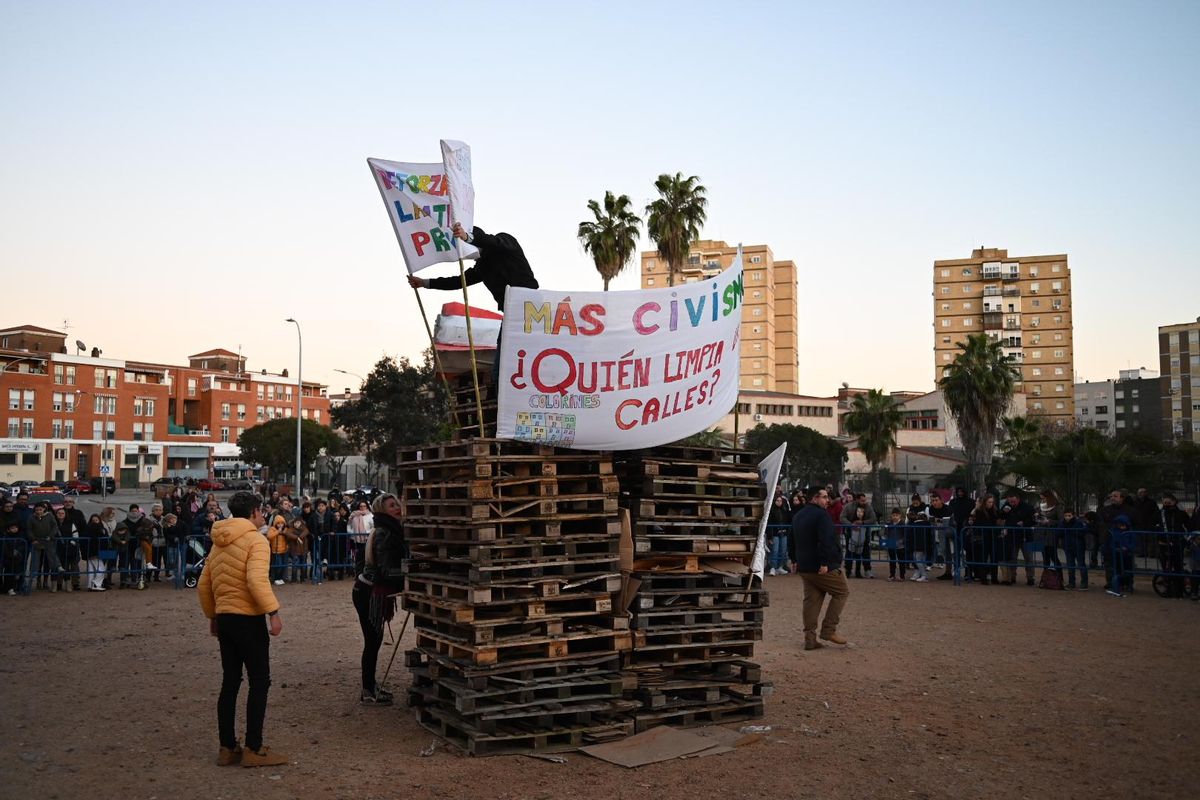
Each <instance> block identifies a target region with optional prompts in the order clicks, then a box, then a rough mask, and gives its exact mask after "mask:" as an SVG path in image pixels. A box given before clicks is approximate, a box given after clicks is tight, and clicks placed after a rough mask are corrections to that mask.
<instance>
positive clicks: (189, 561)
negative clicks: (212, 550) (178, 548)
mask: <svg viewBox="0 0 1200 800" xmlns="http://www.w3.org/2000/svg"><path fill="white" fill-rule="evenodd" d="M206 558H208V551H207V550H205V549H204V545H203V544H201V542H200V540H199V539H195V538H189V539H188V540H187V546H186V547H185V548H184V550H183V560H184V565H183V585H184V586H186V587H188V588H189V589H195V588H196V584H197V583H199V582H200V573H201V572H202V571H204V560H205V559H206Z"/></svg>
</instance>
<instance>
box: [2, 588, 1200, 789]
mask: <svg viewBox="0 0 1200 800" xmlns="http://www.w3.org/2000/svg"><path fill="white" fill-rule="evenodd" d="M767 586H768V588H769V589H770V590H771V605H770V608H769V609H767V622H766V634H765V641H764V642H763V644H762V648H761V655H760V656H759V657H758V660H759V661H761V663H762V664H763V666H764V670H763V673H764V677H765V678H766V679H767V680H771V681H773V682H774V685H775V693H774V694H773V695H772V696H771V697H770V698H768V703H767V714H766V718H765V719H763V720H761V722H762V723H763V724H767V725H770V726H772V731H771V733H770V734H769V736H768V738H767V740H766V741H763V742H760V743H758V744H754V745H751V746H748V747H744V748H741V749H739V750H737V751H735V752H733V753H729V754H726V755H723V756H716V757H709V758H704V759H689V760H684V761H678V760H677V761H673V762H667V763H662V764H656V765H651V766H647V767H642V768H640V769H637V770H626V769H623V768H621V767H616V766H611V765H609V764H606V763H603V762H599V761H596V760H593V759H591V758H589V757H587V756H584V755H581V754H570V755H568V756H567V763H565V764H554V763H548V762H545V761H540V760H535V759H531V758H526V757H518V756H510V757H496V758H483V759H472V758H467V757H464V756H462V755H461V754H459V753H458V751H455V750H453V749H451V748H448V747H439V748H438V749H437V750H436V751H435V752H434V753H433V754H432V755H431V756H428V757H424V756H422V755H421V754H420V753H421V751H422V749H424V748H426V747H428V746H429V744H430V743H431V742H432V741H433V740H434V737H432V736H431V735H430V734H429V733H427V732H426V731H424V730H423V729H421V728H420V727H418V726H417V724H416V723H415V722H414V721H413V718H412V714H411V713H410V711H409V710H408V709H407V708H405V707H404V706H403V705H401V704H397V705H396V706H394V707H392V708H364V707H361V706H360V705H359V704H358V702H357V701H358V688H357V687H358V683H357V681H358V675H357V667H358V653H359V643H360V638H359V631H358V627H357V623H356V620H355V617H354V613H353V609H352V608H351V606H350V596H349V594H350V584H349V583H348V582H344V581H343V582H331V583H326V584H325V585H323V586H296V587H293V586H285V587H281V588H280V590H279V594H280V597H281V600H282V602H283V612H282V613H283V616H284V632H283V635H282V636H281V637H279V638H278V639H275V640H273V641H272V672H273V686H272V689H271V696H270V704H269V708H268V712H267V727H266V740H267V743H268V744H270V745H272V746H273V747H275V748H276V749H278V750H282V751H284V752H287V753H289V754H290V755H291V756H292V759H293V761H294V763H293V764H292V765H290V766H288V767H285V768H274V769H256V770H251V769H243V768H240V767H239V768H218V767H216V766H215V764H214V758H215V755H216V749H217V743H216V730H215V728H216V721H215V717H216V713H215V704H216V694H217V689H218V685H219V682H220V666H219V661H218V657H217V647H216V641H215V640H214V639H212V638H210V637H209V635H208V626H207V624H206V622H205V620H204V619H203V618H202V617H201V615H200V612H199V609H198V607H197V605H196V600H195V597H194V595H193V593H192V592H191V591H181V592H176V591H174V590H173V589H170V588H168V587H167V586H166V585H156V586H153V587H152V588H151V589H150V590H148V591H145V592H136V591H128V592H126V591H121V592H117V591H110V592H107V593H105V594H89V593H71V594H65V593H59V594H54V595H51V594H46V593H37V594H35V596H33V597H31V598H20V597H15V598H9V597H0V601H3V602H0V622H2V625H3V641H4V658H3V661H2V663H0V671H2V673H3V674H2V677H0V685H2V687H3V688H2V690H0V703H2V707H3V715H4V731H5V733H4V736H3V743H2V744H0V775H3V779H2V780H0V797H5V798H8V797H11V798H18V797H20V798H24V797H37V798H39V800H47V798H68V797H71V798H74V797H88V798H109V797H111V798H121V799H122V800H134V798H158V799H159V800H164V799H165V798H190V797H206V798H245V797H255V798H293V797H303V798H394V797H489V798H556V799H559V798H564V797H567V798H569V797H572V796H575V797H589V798H608V797H615V798H645V797H649V796H651V795H652V794H653V795H654V796H656V798H658V800H681V799H682V798H694V797H717V796H721V795H722V794H725V795H726V796H729V797H751V798H752V797H776V798H778V797H808V796H813V797H821V798H823V799H828V798H860V797H918V798H925V797H969V798H992V797H1031V796H1042V795H1052V796H1055V797H1059V798H1076V797H1096V796H1100V795H1104V796H1106V797H1114V798H1126V797H1130V798H1133V797H1136V798H1152V797H1163V798H1166V797H1174V798H1177V797H1185V796H1188V795H1191V794H1193V792H1194V791H1195V787H1196V786H1197V784H1198V781H1200V760H1198V759H1197V753H1200V737H1198V735H1197V720H1198V719H1200V691H1198V686H1197V682H1198V675H1200V671H1198V670H1197V664H1198V663H1200V659H1198V656H1200V636H1198V635H1197V630H1198V621H1200V605H1198V604H1195V603H1192V602H1189V601H1182V600H1162V599H1159V598H1158V597H1156V596H1154V595H1153V594H1152V593H1151V592H1149V591H1148V587H1145V588H1143V589H1142V591H1140V592H1138V593H1137V594H1136V595H1134V596H1132V597H1128V598H1125V599H1123V600H1117V599H1115V598H1111V597H1108V596H1106V595H1105V594H1104V593H1103V591H1099V590H1097V589H1095V588H1093V589H1092V591H1090V592H1087V593H1072V592H1048V591H1043V590H1039V589H1031V588H1026V587H1024V586H1015V587H1004V586H997V587H979V586H966V587H962V588H955V587H954V586H953V585H951V584H950V583H949V582H944V583H938V582H932V583H928V584H914V583H911V582H910V583H907V584H892V583H888V582H887V581H881V580H873V581H868V580H855V581H852V582H851V592H852V594H851V598H850V603H849V606H848V607H847V610H846V614H845V617H844V619H843V624H842V632H843V633H844V634H846V635H847V636H848V637H849V638H850V640H851V645H852V646H851V647H849V648H845V649H843V648H834V647H828V648H826V649H823V650H818V651H815V652H809V653H806V652H803V650H802V649H801V647H800V643H801V638H802V637H801V634H800V604H801V594H802V593H801V582H800V579H799V578H797V577H794V576H781V577H771V578H768V579H767ZM404 638H405V641H404V642H403V643H402V645H401V651H403V649H405V648H406V647H408V646H411V638H412V636H411V633H409V634H408V635H406V636H405V637H404ZM385 650H386V651H390V650H391V648H390V647H385ZM381 671H382V666H381ZM389 683H390V684H391V685H392V688H394V689H398V690H402V688H403V686H404V685H405V684H406V683H407V674H406V673H405V671H404V668H403V652H401V654H400V655H399V656H398V657H397V659H396V667H395V668H394V669H393V677H392V679H391V680H390V681H389ZM243 692H244V689H243ZM397 693H398V695H400V696H402V691H398V692H397ZM243 697H244V694H243ZM238 726H239V732H240V730H241V726H242V722H241V717H240V710H239V722H238Z"/></svg>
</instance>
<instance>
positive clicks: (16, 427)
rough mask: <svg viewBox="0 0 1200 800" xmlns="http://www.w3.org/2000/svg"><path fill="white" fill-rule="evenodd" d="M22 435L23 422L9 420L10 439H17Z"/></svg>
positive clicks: (12, 418) (15, 419)
mask: <svg viewBox="0 0 1200 800" xmlns="http://www.w3.org/2000/svg"><path fill="white" fill-rule="evenodd" d="M20 435H21V420H19V419H17V418H15V417H9V418H8V438H10V439H16V438H17V437H18V436H20Z"/></svg>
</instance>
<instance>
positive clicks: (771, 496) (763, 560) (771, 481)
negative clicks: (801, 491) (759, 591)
mask: <svg viewBox="0 0 1200 800" xmlns="http://www.w3.org/2000/svg"><path fill="white" fill-rule="evenodd" d="M786 454H787V442H784V443H783V444H781V445H779V447H776V448H775V450H774V451H772V453H771V455H769V456H767V457H766V458H764V459H763V460H762V461H760V462H758V479H759V480H761V481H762V482H763V485H764V486H766V487H767V496H766V499H765V500H763V510H762V519H760V520H759V521H758V542H757V543H755V545H754V560H753V561H751V562H750V572H751V574H753V575H757V576H758V579H759V580H760V581H761V580H762V577H763V571H764V567H766V564H767V519H768V517H770V515H771V506H772V505H774V503H775V487H776V486H777V485H778V484H779V473H780V472H781V471H783V457H784V456H785V455H786Z"/></svg>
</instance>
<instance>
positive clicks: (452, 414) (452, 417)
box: [413, 286, 461, 428]
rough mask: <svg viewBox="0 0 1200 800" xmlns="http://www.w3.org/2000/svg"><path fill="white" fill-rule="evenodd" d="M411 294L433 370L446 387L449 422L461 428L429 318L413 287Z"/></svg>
mask: <svg viewBox="0 0 1200 800" xmlns="http://www.w3.org/2000/svg"><path fill="white" fill-rule="evenodd" d="M413 294H415V295H416V296H417V309H418V310H419V311H420V312H421V322H424V323H425V335H426V336H428V337H429V349H430V350H432V351H433V365H434V369H436V370H437V371H438V375H441V376H442V384H443V385H444V386H445V387H446V399H447V401H449V405H450V422H451V424H453V425H454V427H455V428H458V427H461V426H460V425H459V424H458V412H457V411H455V410H454V406H455V403H454V390H453V389H451V388H450V381H449V380H447V379H446V370H444V369H442V359H441V358H440V357H439V356H438V351H437V342H435V341H434V340H433V330H432V329H430V327H429V318H428V317H426V316H425V304H424V303H422V302H421V292H420V291H418V289H417V287H415V286H414V287H413Z"/></svg>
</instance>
